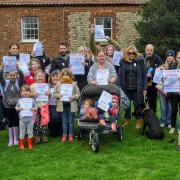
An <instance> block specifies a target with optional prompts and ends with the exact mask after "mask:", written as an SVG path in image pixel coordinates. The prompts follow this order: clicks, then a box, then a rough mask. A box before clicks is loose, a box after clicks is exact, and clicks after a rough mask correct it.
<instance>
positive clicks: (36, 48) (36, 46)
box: [33, 42, 43, 57]
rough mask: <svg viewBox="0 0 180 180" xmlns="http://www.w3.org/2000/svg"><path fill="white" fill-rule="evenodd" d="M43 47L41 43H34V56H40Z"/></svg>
mask: <svg viewBox="0 0 180 180" xmlns="http://www.w3.org/2000/svg"><path fill="white" fill-rule="evenodd" d="M42 47H43V45H42V43H41V42H36V43H35V44H34V47H33V52H34V56H36V57H37V56H42V55H43V48H42Z"/></svg>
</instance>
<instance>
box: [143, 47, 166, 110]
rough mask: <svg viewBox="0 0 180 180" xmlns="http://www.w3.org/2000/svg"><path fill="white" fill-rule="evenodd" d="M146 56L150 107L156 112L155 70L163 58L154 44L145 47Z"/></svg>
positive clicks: (144, 55)
mask: <svg viewBox="0 0 180 180" xmlns="http://www.w3.org/2000/svg"><path fill="white" fill-rule="evenodd" d="M143 57H144V58H145V64H146V68H147V71H148V77H147V82H148V88H147V98H148V104H149V107H150V108H151V109H152V110H153V111H154V112H155V113H156V109H157V89H156V88H155V86H156V84H155V83H154V82H152V80H153V76H154V73H155V70H156V68H157V67H159V66H160V65H162V63H163V62H162V59H161V58H160V56H158V55H157V54H155V53H154V46H153V45H152V44H148V45H146V47H145V53H144V54H143Z"/></svg>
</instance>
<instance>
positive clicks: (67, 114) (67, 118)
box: [62, 107, 74, 135]
mask: <svg viewBox="0 0 180 180" xmlns="http://www.w3.org/2000/svg"><path fill="white" fill-rule="evenodd" d="M62 125H63V135H67V134H68V129H69V135H73V134H74V114H73V113H72V112H71V108H70V107H65V108H64V111H63V112H62Z"/></svg>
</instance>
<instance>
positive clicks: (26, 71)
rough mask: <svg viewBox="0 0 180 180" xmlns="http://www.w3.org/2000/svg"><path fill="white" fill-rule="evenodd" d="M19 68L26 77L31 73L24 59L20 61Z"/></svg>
mask: <svg viewBox="0 0 180 180" xmlns="http://www.w3.org/2000/svg"><path fill="white" fill-rule="evenodd" d="M19 69H20V70H21V71H22V72H23V74H24V76H25V77H26V76H29V75H30V71H29V69H28V66H27V64H26V63H25V62H23V61H20V62H19Z"/></svg>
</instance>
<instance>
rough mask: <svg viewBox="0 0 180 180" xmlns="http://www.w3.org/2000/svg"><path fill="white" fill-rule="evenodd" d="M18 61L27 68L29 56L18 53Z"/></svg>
mask: <svg viewBox="0 0 180 180" xmlns="http://www.w3.org/2000/svg"><path fill="white" fill-rule="evenodd" d="M19 60H20V62H24V63H25V64H26V65H27V66H28V65H29V62H30V54H23V53H20V55H19Z"/></svg>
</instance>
